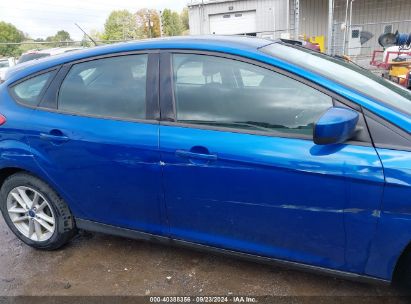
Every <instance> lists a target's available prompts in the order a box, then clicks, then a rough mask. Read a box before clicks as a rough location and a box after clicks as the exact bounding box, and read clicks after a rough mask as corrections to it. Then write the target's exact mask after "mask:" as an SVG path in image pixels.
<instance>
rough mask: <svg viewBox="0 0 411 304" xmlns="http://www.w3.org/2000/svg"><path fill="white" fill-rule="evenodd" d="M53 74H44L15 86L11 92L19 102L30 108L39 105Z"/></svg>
mask: <svg viewBox="0 0 411 304" xmlns="http://www.w3.org/2000/svg"><path fill="white" fill-rule="evenodd" d="M52 73H53V72H48V73H44V74H41V75H38V76H35V77H32V78H30V79H27V80H25V81H23V82H20V83H19V84H17V85H15V86H13V87H12V89H11V90H12V92H13V94H14V96H15V97H16V99H17V101H18V102H20V103H22V104H25V105H29V106H36V105H38V103H39V102H40V100H39V99H40V95H41V92H42V91H43V89H44V87H45V86H46V84H47V81H48V80H49V79H50V77H51V75H52Z"/></svg>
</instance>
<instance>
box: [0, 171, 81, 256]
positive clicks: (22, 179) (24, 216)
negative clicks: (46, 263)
mask: <svg viewBox="0 0 411 304" xmlns="http://www.w3.org/2000/svg"><path fill="white" fill-rule="evenodd" d="M0 209H1V212H2V214H3V217H4V219H5V221H6V224H7V225H8V226H9V228H10V229H11V230H12V231H13V233H14V234H15V235H16V236H17V237H18V238H19V239H20V240H22V241H23V242H24V243H26V244H27V245H29V246H31V247H34V248H36V249H44V250H54V249H57V248H60V247H61V246H63V245H64V244H66V243H67V242H68V241H70V239H71V238H72V237H73V236H74V235H75V234H76V227H75V223H74V219H73V216H72V214H71V212H70V210H69V208H68V206H67V204H66V203H65V202H64V201H63V199H62V198H60V197H59V196H58V194H57V193H56V192H55V191H54V190H53V189H52V188H51V187H50V186H49V185H48V184H46V183H45V182H43V181H42V180H40V179H39V178H37V177H35V176H33V175H30V174H28V173H16V174H13V175H11V176H10V177H8V178H7V179H6V180H5V181H4V183H3V186H2V187H1V190H0Z"/></svg>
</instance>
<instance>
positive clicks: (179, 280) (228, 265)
mask: <svg viewBox="0 0 411 304" xmlns="http://www.w3.org/2000/svg"><path fill="white" fill-rule="evenodd" d="M0 242H1V243H0V244H1V245H0V296H15V295H36V296H38V295H53V296H54V295H77V296H78V295H87V296H90V295H95V296H97V295H98V296H101V295H110V296H113V295H150V296H151V295H167V296H171V295H238V294H241V295H250V296H258V295H276V296H330V298H329V299H332V298H333V297H334V296H361V297H363V296H389V297H392V298H393V299H398V296H399V295H400V292H399V291H397V290H396V289H394V288H392V287H389V286H377V285H369V284H364V283H357V282H350V281H344V280H339V279H334V278H330V277H327V276H321V275H315V274H309V273H304V272H301V271H295V270H289V269H285V268H280V267H274V266H268V265H262V264H258V263H253V262H247V261H241V260H238V259H235V258H230V257H223V256H218V255H214V254H209V253H202V252H198V251H193V250H190V249H183V248H175V247H167V246H163V245H158V244H152V243H147V242H142V241H135V240H129V239H124V238H119V237H113V236H107V235H103V234H90V235H83V236H80V237H77V238H76V239H75V240H73V241H72V242H71V243H70V244H68V245H67V246H65V247H64V248H63V249H60V250H57V251H52V252H47V251H38V250H34V249H31V248H30V247H28V246H26V245H25V244H23V243H22V242H20V241H19V240H18V239H17V238H16V237H15V236H14V235H13V234H12V232H11V231H10V230H9V229H8V228H7V227H6V224H5V222H4V220H3V218H1V216H0ZM401 299H402V298H401ZM382 302H385V301H381V303H382ZM404 303H405V302H404Z"/></svg>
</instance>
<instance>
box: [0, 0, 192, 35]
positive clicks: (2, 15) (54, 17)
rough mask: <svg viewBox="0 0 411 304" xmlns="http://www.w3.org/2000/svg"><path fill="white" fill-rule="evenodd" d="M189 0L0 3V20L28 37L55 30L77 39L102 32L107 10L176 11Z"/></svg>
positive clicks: (17, 0)
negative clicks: (94, 32)
mask: <svg viewBox="0 0 411 304" xmlns="http://www.w3.org/2000/svg"><path fill="white" fill-rule="evenodd" d="M190 1H191V0H168V1H167V0H110V1H109V0H65V1H64V0H0V21H6V22H8V23H12V24H13V25H15V26H16V27H17V28H18V29H19V30H21V31H23V32H24V33H27V34H28V35H29V36H30V37H31V38H46V37H48V36H53V35H54V34H55V33H56V32H57V31H59V30H65V31H67V32H69V33H70V36H71V38H72V39H74V40H81V38H82V37H83V33H82V32H81V31H80V30H79V29H78V28H77V27H76V26H75V25H74V23H78V24H79V25H80V26H81V27H82V28H83V29H84V30H85V31H86V32H90V31H91V30H98V31H103V28H104V22H105V20H106V18H107V17H108V15H109V14H110V12H111V11H113V10H121V9H127V10H129V11H130V12H136V11H137V10H139V9H141V8H151V9H157V10H162V9H164V8H169V9H171V10H175V11H178V12H180V11H181V10H182V9H183V8H184V7H185V6H186V5H187V3H189V2H190Z"/></svg>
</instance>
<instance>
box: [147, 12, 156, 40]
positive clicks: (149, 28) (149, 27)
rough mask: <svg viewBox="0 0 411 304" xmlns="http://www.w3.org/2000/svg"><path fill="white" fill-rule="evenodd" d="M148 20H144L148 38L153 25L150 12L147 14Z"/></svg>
mask: <svg viewBox="0 0 411 304" xmlns="http://www.w3.org/2000/svg"><path fill="white" fill-rule="evenodd" d="M147 18H148V21H147V22H146V26H147V27H148V38H151V28H152V27H153V25H154V23H153V21H151V15H150V13H148V14H147Z"/></svg>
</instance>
